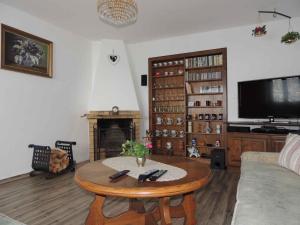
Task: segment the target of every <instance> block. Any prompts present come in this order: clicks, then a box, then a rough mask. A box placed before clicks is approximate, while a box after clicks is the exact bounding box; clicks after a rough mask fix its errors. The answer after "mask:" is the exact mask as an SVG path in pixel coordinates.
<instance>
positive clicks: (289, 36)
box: [281, 31, 300, 44]
mask: <svg viewBox="0 0 300 225" xmlns="http://www.w3.org/2000/svg"><path fill="white" fill-rule="evenodd" d="M299 39H300V34H299V32H295V31H290V32H287V33H286V34H285V35H283V36H282V37H281V43H285V44H292V43H294V42H295V41H297V40H299Z"/></svg>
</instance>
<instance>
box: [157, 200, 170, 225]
mask: <svg viewBox="0 0 300 225" xmlns="http://www.w3.org/2000/svg"><path fill="white" fill-rule="evenodd" d="M159 211H160V217H161V225H172V220H171V213H170V198H169V197H163V198H160V199H159Z"/></svg>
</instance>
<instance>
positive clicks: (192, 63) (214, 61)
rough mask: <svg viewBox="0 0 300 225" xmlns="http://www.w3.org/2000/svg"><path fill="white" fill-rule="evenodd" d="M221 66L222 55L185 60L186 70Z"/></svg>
mask: <svg viewBox="0 0 300 225" xmlns="http://www.w3.org/2000/svg"><path fill="white" fill-rule="evenodd" d="M221 65H223V55H222V54H219V55H209V56H201V57H194V58H189V59H185V67H186V68H201V67H209V66H221Z"/></svg>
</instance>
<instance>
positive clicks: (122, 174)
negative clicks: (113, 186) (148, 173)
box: [109, 170, 130, 180]
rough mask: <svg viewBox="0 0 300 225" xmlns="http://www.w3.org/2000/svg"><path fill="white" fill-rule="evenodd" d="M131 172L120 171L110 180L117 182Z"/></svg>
mask: <svg viewBox="0 0 300 225" xmlns="http://www.w3.org/2000/svg"><path fill="white" fill-rule="evenodd" d="M129 171H130V170H122V171H120V172H117V173H115V174H113V175H111V176H109V178H110V179H111V180H116V179H117V178H119V177H122V176H124V175H126V174H127V173H128V172H129Z"/></svg>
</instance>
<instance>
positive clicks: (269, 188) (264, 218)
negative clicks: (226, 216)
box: [231, 152, 300, 225]
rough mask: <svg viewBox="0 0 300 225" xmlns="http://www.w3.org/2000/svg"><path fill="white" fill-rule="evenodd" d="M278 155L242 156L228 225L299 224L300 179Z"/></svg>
mask: <svg viewBox="0 0 300 225" xmlns="http://www.w3.org/2000/svg"><path fill="white" fill-rule="evenodd" d="M278 156H279V153H266V152H245V153H243V155H242V166H241V177H240V181H239V185H238V190H237V202H236V205H235V210H234V215H233V219H232V223H231V224H232V225H300V176H299V175H297V174H296V173H294V172H292V171H290V170H288V169H285V168H282V167H280V166H278V164H277V161H278Z"/></svg>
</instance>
